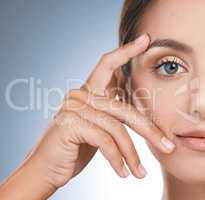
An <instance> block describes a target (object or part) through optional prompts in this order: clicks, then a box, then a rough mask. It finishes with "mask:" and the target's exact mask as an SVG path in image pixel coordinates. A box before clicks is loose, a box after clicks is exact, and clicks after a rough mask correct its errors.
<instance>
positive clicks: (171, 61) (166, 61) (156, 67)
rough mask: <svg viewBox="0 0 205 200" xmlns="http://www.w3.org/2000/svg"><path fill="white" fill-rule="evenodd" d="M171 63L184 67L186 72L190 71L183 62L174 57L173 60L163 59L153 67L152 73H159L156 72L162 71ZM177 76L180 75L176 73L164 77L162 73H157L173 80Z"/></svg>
mask: <svg viewBox="0 0 205 200" xmlns="http://www.w3.org/2000/svg"><path fill="white" fill-rule="evenodd" d="M170 63H171V64H176V65H178V66H180V67H182V68H183V69H184V70H186V71H188V70H187V68H186V67H185V66H184V63H183V62H182V61H178V59H177V58H176V57H172V59H170V58H165V59H162V60H161V61H160V63H159V64H158V65H157V66H156V65H155V66H153V67H152V73H157V72H156V71H157V70H158V69H160V68H161V67H162V66H163V65H166V64H170ZM179 73H180V72H179ZM176 74H178V73H177V72H176V73H174V74H171V75H164V74H162V73H157V75H159V76H162V77H163V78H172V77H173V76H175V75H176Z"/></svg>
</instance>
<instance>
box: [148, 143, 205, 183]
mask: <svg viewBox="0 0 205 200" xmlns="http://www.w3.org/2000/svg"><path fill="white" fill-rule="evenodd" d="M147 145H148V147H149V149H150V150H151V152H152V153H153V155H154V156H155V158H156V159H157V160H158V161H159V163H160V165H161V168H162V170H163V173H165V174H164V175H165V176H166V173H167V174H170V175H172V176H173V177H175V178H177V179H178V180H180V181H183V182H186V183H189V184H190V183H191V184H194V183H205V170H204V169H205V152H202V151H194V150H192V149H189V148H186V147H185V146H183V145H181V144H179V143H176V145H177V146H176V149H175V150H174V152H172V153H171V154H163V153H161V152H159V150H158V149H156V148H155V147H154V146H153V145H151V144H150V143H148V142H147Z"/></svg>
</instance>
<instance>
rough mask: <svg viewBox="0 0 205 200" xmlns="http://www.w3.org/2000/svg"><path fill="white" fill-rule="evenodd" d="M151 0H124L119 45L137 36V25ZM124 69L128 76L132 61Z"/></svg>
mask: <svg viewBox="0 0 205 200" xmlns="http://www.w3.org/2000/svg"><path fill="white" fill-rule="evenodd" d="M151 1H152V0H125V1H124V4H123V8H122V12H121V17H120V26H119V46H122V45H124V44H126V43H128V42H130V41H132V40H134V39H135V38H136V37H137V35H138V30H137V27H138V26H139V24H140V22H141V21H140V18H141V16H142V15H143V14H144V11H145V8H146V7H147V6H148V4H149V3H150V2H151ZM122 70H123V73H124V74H125V75H127V76H128V75H129V74H130V72H131V65H130V62H128V63H127V64H126V65H124V66H122Z"/></svg>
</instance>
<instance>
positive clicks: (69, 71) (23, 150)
mask: <svg viewBox="0 0 205 200" xmlns="http://www.w3.org/2000/svg"><path fill="white" fill-rule="evenodd" d="M122 3H123V2H122V1H119V0H118V1H109V0H103V1H99V0H89V1H82V0H81V1H80V0H75V1H68V0H58V1H57V0H44V1H42V0H41V1H40V0H33V1H31V0H27V1H23V0H18V1H16V0H0V123H1V132H0V181H2V180H4V179H5V178H6V177H7V176H8V175H10V174H11V173H12V171H14V170H15V168H16V167H17V166H18V165H19V164H20V163H21V161H22V160H23V159H24V157H25V155H26V154H27V152H28V151H29V150H30V149H31V147H32V145H34V144H35V143H36V141H37V140H38V138H39V136H40V135H41V134H42V131H43V130H44V129H45V128H46V126H47V123H48V121H49V120H50V118H51V114H52V112H49V117H48V118H46V117H45V115H44V111H43V110H44V108H43V107H42V109H40V110H36V109H34V110H28V111H24V112H20V111H15V110H13V109H11V108H10V107H9V105H8V103H7V102H6V99H5V92H6V88H7V86H8V84H9V83H10V82H11V81H13V80H15V79H27V80H29V79H30V78H31V77H32V78H34V80H38V79H39V80H41V83H40V84H39V85H35V86H36V87H38V88H39V89H40V90H41V89H42V90H43V89H44V88H59V89H61V91H62V92H63V93H64V92H66V91H67V89H68V88H67V85H66V80H67V79H79V80H85V79H86V78H87V76H88V75H89V73H90V72H91V70H92V69H93V67H94V66H95V65H96V63H97V61H98V60H99V58H100V57H101V55H102V54H103V53H105V52H108V51H110V50H112V49H113V48H115V47H117V44H118V23H119V16H120V10H121V6H122ZM11 97H12V100H13V101H14V102H15V104H17V105H22V106H23V105H29V102H30V99H29V90H28V85H25V84H20V85H18V86H16V87H15V88H14V89H13V90H12V96H11ZM49 100H50V102H51V103H52V105H58V104H59V103H60V101H61V97H60V96H59V95H58V94H53V95H51V96H50V97H49ZM133 135H134V134H133ZM136 138H137V139H136ZM133 140H134V141H135V142H136V143H137V142H139V144H137V145H138V146H139V148H140V149H139V151H141V152H143V156H142V160H144V162H145V166H147V169H148V171H149V172H150V175H149V176H148V177H147V178H146V179H145V180H136V179H135V178H134V177H133V176H130V177H129V178H128V179H126V180H125V179H121V178H119V177H118V176H117V175H116V174H115V172H114V171H113V170H112V169H111V167H110V166H109V164H108V163H107V161H105V159H104V158H103V157H102V155H101V154H100V153H99V152H97V154H96V156H95V157H94V158H93V159H92V161H91V162H90V163H89V164H88V166H87V167H86V168H85V170H83V172H82V173H81V174H80V175H78V176H77V177H75V178H74V179H73V180H72V181H71V182H70V183H69V184H67V185H66V186H65V187H63V188H61V189H60V190H59V191H58V192H57V193H56V194H55V195H54V196H53V197H51V198H50V199H53V200H57V199H61V200H64V199H75V200H81V199H84V200H92V199H93V200H94V199H95V200H96V199H98V200H104V199H116V198H117V199H118V200H119V199H125V198H126V199H138V198H139V197H141V199H148V198H152V199H159V197H160V195H161V193H160V192H161V186H162V181H161V174H160V171H159V165H158V162H157V161H156V160H155V159H154V158H153V156H152V155H151V154H150V152H149V150H148V149H147V146H146V145H145V143H144V142H143V140H142V139H141V138H138V136H136V134H135V137H134V138H133ZM147 190H150V192H149V193H147Z"/></svg>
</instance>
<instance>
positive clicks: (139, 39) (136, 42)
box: [135, 33, 147, 45]
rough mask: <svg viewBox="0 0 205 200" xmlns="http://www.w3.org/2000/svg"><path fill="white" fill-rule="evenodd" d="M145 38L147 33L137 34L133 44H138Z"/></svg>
mask: <svg viewBox="0 0 205 200" xmlns="http://www.w3.org/2000/svg"><path fill="white" fill-rule="evenodd" d="M146 39H147V34H146V33H145V34H143V35H141V36H139V37H138V38H137V39H136V40H135V44H138V45H139V44H140V43H143V42H144V41H145V40H146Z"/></svg>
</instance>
